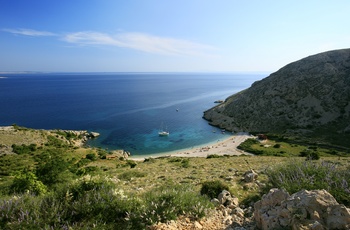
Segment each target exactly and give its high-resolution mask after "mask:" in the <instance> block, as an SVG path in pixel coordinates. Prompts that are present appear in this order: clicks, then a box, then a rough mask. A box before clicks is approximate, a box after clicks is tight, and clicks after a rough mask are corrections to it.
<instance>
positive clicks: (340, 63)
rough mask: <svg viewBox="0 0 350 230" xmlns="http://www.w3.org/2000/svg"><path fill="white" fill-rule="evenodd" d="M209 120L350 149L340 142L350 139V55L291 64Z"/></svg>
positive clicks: (231, 99) (338, 52)
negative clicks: (334, 143)
mask: <svg viewBox="0 0 350 230" xmlns="http://www.w3.org/2000/svg"><path fill="white" fill-rule="evenodd" d="M204 118H205V119H207V120H208V121H209V123H210V124H212V125H214V126H219V127H220V128H223V129H226V130H229V131H235V132H236V131H248V132H272V133H286V134H289V135H298V136H302V137H304V136H305V135H309V136H310V137H312V136H315V137H318V138H322V139H323V141H328V142H329V141H331V140H332V141H334V142H339V143H337V144H338V145H343V146H344V145H347V146H350V144H347V143H345V142H346V141H341V140H344V138H345V137H348V138H349V137H350V125H349V121H350V49H343V50H334V51H329V52H325V53H320V54H316V55H313V56H309V57H307V58H304V59H301V60H299V61H296V62H293V63H291V64H288V65H286V66H285V67H283V68H281V69H280V70H279V71H277V72H275V73H272V74H271V75H270V76H268V77H267V78H265V79H263V80H261V81H258V82H255V83H254V84H253V85H252V86H251V87H250V88H248V89H246V90H244V91H241V92H239V93H237V94H235V95H233V96H231V97H229V98H227V99H226V100H225V102H224V103H222V104H219V105H218V106H215V107H214V108H212V109H210V110H208V111H205V112H204ZM324 130H326V131H324ZM341 138H342V139H341ZM338 139H341V140H338ZM345 140H347V139H346V138H345Z"/></svg>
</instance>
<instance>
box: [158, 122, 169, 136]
mask: <svg viewBox="0 0 350 230" xmlns="http://www.w3.org/2000/svg"><path fill="white" fill-rule="evenodd" d="M158 135H159V136H160V137H165V136H169V131H167V130H166V129H163V124H162V127H161V129H160V130H159V132H158Z"/></svg>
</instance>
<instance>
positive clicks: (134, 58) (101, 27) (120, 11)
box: [0, 0, 350, 72]
mask: <svg viewBox="0 0 350 230" xmlns="http://www.w3.org/2000/svg"><path fill="white" fill-rule="evenodd" d="M349 12H350V1H346V0H343V1H328V0H327V1H326V0H317V1H316V0H308V1H299V0H294V1H290V0H285V1H276V0H275V1H269V0H266V1H262V0H251V1H238V0H215V1H214V0H212V1H209V0H173V1H171V0H124V1H121V0H31V1H28V0H0V51H1V61H0V71H1V72H6V71H50V72H55V71H59V72H73V71H74V72H75V71H76V72H90V71H93V72H274V71H277V70H278V69H279V68H281V67H283V66H284V65H286V64H288V63H290V62H293V61H296V60H299V59H301V58H303V57H306V56H309V55H312V54H316V53H319V52H323V51H328V50H333V49H342V48H349V47H350V29H349V26H350V13H349Z"/></svg>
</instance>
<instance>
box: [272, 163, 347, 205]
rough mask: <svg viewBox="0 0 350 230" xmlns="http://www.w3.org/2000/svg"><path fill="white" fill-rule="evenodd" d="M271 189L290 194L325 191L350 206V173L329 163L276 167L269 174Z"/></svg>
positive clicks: (294, 164) (292, 164)
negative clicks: (302, 191) (281, 190)
mask: <svg viewBox="0 0 350 230" xmlns="http://www.w3.org/2000/svg"><path fill="white" fill-rule="evenodd" d="M266 173H267V175H268V178H269V184H268V186H267V190H269V189H270V188H284V189H286V190H287V191H288V192H289V193H291V194H292V193H295V192H298V191H300V190H302V189H307V190H314V189H325V190H327V191H328V192H329V193H331V194H332V195H333V196H334V198H335V199H336V200H337V201H338V202H340V203H343V204H345V205H350V193H349V184H350V171H349V170H348V169H344V168H338V166H337V165H336V164H334V163H329V162H324V161H322V162H313V161H305V162H295V161H294V162H288V163H285V164H283V165H280V166H276V167H274V168H272V169H270V170H268V171H267V172H266Z"/></svg>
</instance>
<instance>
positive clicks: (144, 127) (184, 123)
mask: <svg viewBox="0 0 350 230" xmlns="http://www.w3.org/2000/svg"><path fill="white" fill-rule="evenodd" d="M263 77H265V75H258V74H256V75H248V74H241V75H239V74H169V73H167V74H160V73H155V74H153V73H147V74H146V73H144V74H140V73H137V74H136V73H135V74H132V73H114V74H112V73H108V74H7V75H6V74H2V75H1V78H0V108H1V109H0V125H11V124H13V123H16V124H18V125H20V126H25V127H30V128H37V129H76V130H89V131H96V132H99V133H101V136H100V137H99V138H98V139H96V140H94V141H91V142H90V143H89V144H90V145H93V146H100V147H102V148H108V149H125V150H127V151H130V152H131V153H132V154H133V155H144V154H153V153H159V152H167V151H175V150H178V149H183V148H191V147H193V146H197V145H203V144H205V143H208V142H213V141H216V140H219V139H222V138H223V134H221V132H220V130H217V132H215V133H214V132H213V130H216V128H214V127H211V126H210V125H208V123H207V122H206V121H205V120H203V119H202V115H203V111H205V110H207V109H209V108H211V107H213V106H215V104H214V101H215V100H218V99H225V98H226V97H228V96H230V95H232V94H234V93H236V92H238V91H240V90H242V89H245V88H247V87H249V86H250V85H251V84H252V83H253V82H254V81H256V80H260V79H262V78H263ZM162 124H163V126H164V127H165V126H166V127H167V129H168V131H169V132H170V135H169V136H168V137H159V136H158V131H159V129H160V127H161V125H162ZM226 135H228V134H226Z"/></svg>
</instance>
